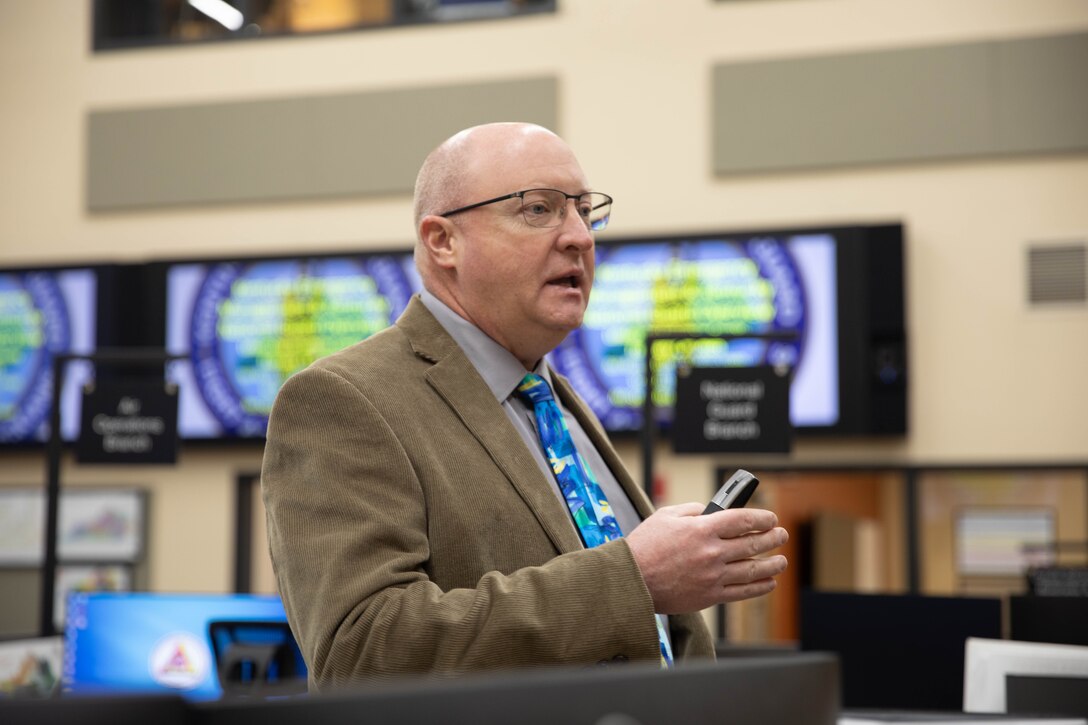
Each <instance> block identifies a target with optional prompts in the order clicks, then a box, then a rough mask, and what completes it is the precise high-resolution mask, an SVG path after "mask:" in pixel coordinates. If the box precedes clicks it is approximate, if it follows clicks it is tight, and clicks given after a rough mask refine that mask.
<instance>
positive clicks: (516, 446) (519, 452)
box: [397, 298, 583, 553]
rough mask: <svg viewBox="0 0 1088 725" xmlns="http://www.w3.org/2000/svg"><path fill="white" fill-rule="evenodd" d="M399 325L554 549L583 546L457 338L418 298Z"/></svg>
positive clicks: (430, 378)
mask: <svg viewBox="0 0 1088 725" xmlns="http://www.w3.org/2000/svg"><path fill="white" fill-rule="evenodd" d="M397 325H398V327H400V328H401V329H402V330H404V332H405V334H406V335H407V336H408V339H409V341H410V342H411V344H412V348H413V349H414V350H415V352H416V355H418V356H420V357H422V358H423V359H425V360H429V361H430V362H432V363H433V365H432V366H431V367H430V369H428V370H427V372H426V373H425V377H426V379H427V381H428V383H429V384H430V385H431V387H433V388H434V389H435V391H436V392H437V393H438V394H439V396H441V397H442V399H443V400H444V401H445V402H446V404H447V405H449V406H450V408H451V409H452V410H453V411H454V413H455V414H456V415H457V417H458V418H459V419H460V420H461V422H462V423H464V425H465V428H466V429H467V430H468V431H469V433H471V434H472V436H473V437H475V438H476V440H477V441H479V443H480V445H481V446H483V448H484V450H486V451H487V454H488V456H490V457H491V460H492V461H493V462H494V463H495V465H496V466H498V468H499V470H501V471H502V473H503V474H504V475H505V476H506V478H507V479H508V480H509V482H510V484H511V485H512V486H513V487H514V488H515V489H516V490H517V492H518V494H519V495H520V496H521V498H522V500H524V501H525V503H526V505H527V506H528V507H529V509H530V510H531V511H532V512H533V514H534V516H536V519H537V521H538V522H539V523H540V526H541V528H543V529H544V531H545V532H546V533H547V535H548V537H549V538H550V539H551V540H552V543H553V544H554V545H555V547H556V549H557V550H558V551H559V552H560V553H566V552H568V551H576V550H578V549H581V548H583V546H582V541H581V539H580V538H579V537H578V532H577V531H575V529H574V527H573V526H572V525H571V522H570V516H569V514H568V513H567V511H566V510H565V509H564V508H563V502H562V501H560V500H559V497H558V496H556V495H555V493H554V492H553V491H552V484H551V482H550V481H548V480H547V479H546V478H545V477H544V474H543V472H541V470H540V467H539V466H537V464H536V461H534V460H533V458H532V457H531V456H529V455H526V453H527V452H526V450H525V441H524V440H522V438H521V436H520V435H518V432H517V430H516V429H515V428H514V426H513V425H511V424H510V421H509V420H508V419H507V417H506V413H505V412H503V410H502V406H501V405H500V404H499V402H498V401H496V400H495V397H494V396H493V395H492V394H491V390H490V389H489V388H488V387H487V384H486V383H484V381H483V378H481V377H480V375H479V373H477V372H476V368H474V367H473V366H472V363H471V362H469V359H468V357H467V356H466V355H465V354H464V353H463V352H462V351H461V348H460V347H459V346H458V345H457V343H456V342H455V341H454V340H453V338H452V337H450V336H449V334H448V333H447V332H446V331H445V329H443V327H442V325H441V324H440V323H439V322H438V321H437V320H436V319H435V318H434V316H433V315H431V313H430V312H429V311H428V310H427V308H426V307H425V306H424V305H423V303H422V302H420V301H419V300H418V299H416V298H413V299H412V301H411V302H410V303H409V305H408V308H407V309H406V310H405V312H404V314H403V316H402V317H401V318H400V319H399V320H398V321H397Z"/></svg>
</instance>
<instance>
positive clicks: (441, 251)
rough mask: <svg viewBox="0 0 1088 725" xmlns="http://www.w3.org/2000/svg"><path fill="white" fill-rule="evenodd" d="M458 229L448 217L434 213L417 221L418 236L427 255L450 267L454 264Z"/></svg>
mask: <svg viewBox="0 0 1088 725" xmlns="http://www.w3.org/2000/svg"><path fill="white" fill-rule="evenodd" d="M459 235H460V230H459V229H458V228H457V225H456V224H454V223H453V222H451V221H450V220H449V219H447V218H445V217H441V216H437V215H435V214H428V215H427V216H425V217H423V219H421V220H420V222H419V238H420V240H421V241H422V242H423V247H424V249H426V251H427V256H429V257H430V258H431V260H432V261H433V262H434V263H435V264H436V265H438V266H439V267H442V268H443V269H450V268H452V267H454V266H456V258H455V257H456V244H457V238H458V236H459Z"/></svg>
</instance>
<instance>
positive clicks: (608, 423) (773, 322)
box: [552, 238, 806, 430]
mask: <svg viewBox="0 0 1088 725" xmlns="http://www.w3.org/2000/svg"><path fill="white" fill-rule="evenodd" d="M805 330H806V314H805V290H804V287H803V283H802V278H801V275H800V273H799V272H798V268H797V265H796V263H795V261H794V259H793V258H792V256H791V254H790V251H789V249H788V248H787V246H786V245H785V244H784V243H783V242H782V241H781V240H778V239H774V238H753V239H748V240H745V241H743V242H739V241H732V240H728V239H698V240H692V241H680V242H660V243H636V244H622V245H616V246H614V247H612V246H607V245H602V246H600V247H598V249H597V271H596V277H595V280H594V285H593V295H592V298H591V301H590V305H589V308H588V309H587V310H586V315H585V319H584V321H583V324H582V327H581V328H579V329H577V330H575V331H574V332H573V333H571V335H570V336H568V337H567V339H566V340H565V341H564V342H563V343H562V344H561V345H560V346H559V347H558V348H557V349H556V350H555V352H554V353H552V360H553V362H554V364H555V365H556V367H557V368H558V369H559V371H560V372H562V373H563V374H564V375H566V376H567V377H568V378H570V379H571V382H572V383H573V385H574V386H575V388H577V390H578V392H579V394H581V395H582V396H583V398H585V400H586V402H587V403H588V404H589V405H590V407H592V408H593V411H594V413H596V414H597V416H598V417H599V418H600V419H601V421H602V422H603V423H604V425H605V427H606V428H608V429H610V430H635V429H638V428H639V427H640V426H641V425H642V410H641V407H642V403H643V396H644V393H645V367H644V366H645V360H646V349H645V348H646V336H647V334H648V333H680V334H685V333H686V334H690V335H693V336H695V335H742V334H752V335H754V337H750V338H741V339H733V340H729V341H728V342H722V341H720V340H697V339H678V340H661V341H659V342H656V343H655V344H654V345H653V351H652V354H653V358H654V364H655V386H654V391H653V396H654V403H655V405H656V406H659V407H663V406H667V405H669V404H670V403H671V401H672V396H673V388H674V385H675V377H674V370H675V365H676V362H677V361H679V360H686V361H688V362H690V363H691V364H692V365H697V366H731V365H736V366H753V365H781V366H786V367H789V368H792V367H795V366H796V365H797V364H798V363H799V361H800V359H801V356H802V354H803V350H804V345H805ZM765 333H787V334H791V333H792V337H790V338H789V339H786V340H784V341H782V340H773V341H772V340H768V339H760V338H759V337H758V335H760V334H765Z"/></svg>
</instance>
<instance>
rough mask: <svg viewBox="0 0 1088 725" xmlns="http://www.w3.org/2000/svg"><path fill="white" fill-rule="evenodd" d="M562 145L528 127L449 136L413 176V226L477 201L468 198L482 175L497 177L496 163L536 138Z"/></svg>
mask: <svg viewBox="0 0 1088 725" xmlns="http://www.w3.org/2000/svg"><path fill="white" fill-rule="evenodd" d="M542 135H544V136H549V137H552V138H554V139H556V140H557V141H560V143H562V141H561V140H560V139H559V137H558V136H556V135H555V134H554V133H553V132H551V131H549V130H548V129H546V128H544V127H543V126H537V125H535V124H531V123H513V122H511V123H488V124H484V125H482V126H473V127H471V128H466V129H465V130H464V131H459V132H458V133H456V134H454V135H453V136H450V137H449V138H448V139H446V140H445V141H443V142H442V143H441V144H440V145H439V146H438V148H436V149H435V150H434V151H432V152H431V153H430V154H429V155H428V156H427V158H426V159H425V160H424V161H423V165H422V166H421V167H420V169H419V174H418V175H417V176H416V186H415V203H414V212H415V226H416V230H417V232H418V229H419V222H420V220H422V219H423V217H425V216H427V215H428V214H441V213H442V212H444V211H448V210H450V209H454V208H456V207H458V206H463V205H465V204H471V203H473V202H475V201H479V200H478V199H475V198H471V199H470V198H468V194H470V193H472V191H473V189H472V187H473V186H474V185H475V183H474V182H476V181H478V180H479V179H480V178H481V177H482V176H483V174H484V173H485V172H486V173H487V174H488V175H492V176H501V164H499V166H500V168H496V162H499V161H500V160H501V159H503V158H507V159H516V158H517V157H518V156H519V155H520V152H521V150H522V149H523V148H524V147H525V145H526V144H528V143H532V142H533V140H535V139H538V138H539V137H540V136H542Z"/></svg>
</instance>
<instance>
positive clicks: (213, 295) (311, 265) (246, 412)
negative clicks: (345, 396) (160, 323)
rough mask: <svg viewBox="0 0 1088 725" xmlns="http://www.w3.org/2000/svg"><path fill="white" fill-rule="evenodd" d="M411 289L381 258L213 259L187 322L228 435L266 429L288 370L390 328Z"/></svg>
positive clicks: (205, 387) (204, 388)
mask: <svg viewBox="0 0 1088 725" xmlns="http://www.w3.org/2000/svg"><path fill="white" fill-rule="evenodd" d="M411 293H412V292H411V285H410V282H409V280H408V278H407V276H406V273H405V271H404V269H403V267H402V266H401V265H400V264H399V263H398V260H396V259H394V258H391V257H384V256H381V257H379V256H375V257H367V258H329V259H309V260H300V259H288V260H274V261H262V262H252V263H237V262H231V263H222V264H216V265H212V266H211V267H210V268H209V270H208V272H207V274H206V276H205V277H204V280H203V282H202V284H201V286H200V289H199V291H198V292H197V295H196V298H195V301H194V304H193V313H192V318H191V322H190V341H191V344H190V355H191V359H192V363H193V371H194V374H195V377H196V382H197V387H198V388H199V390H200V394H201V396H202V397H203V399H204V401H205V403H206V404H207V405H208V408H209V409H210V410H211V411H212V413H213V415H214V416H215V417H216V419H217V420H218V421H219V423H220V424H221V425H222V426H223V428H224V429H225V431H226V432H227V434H228V435H234V436H242V437H250V436H261V435H263V434H264V432H265V430H266V428H267V426H268V413H269V411H270V410H271V408H272V402H273V400H274V399H275V397H276V392H277V391H278V390H279V389H280V386H281V385H283V382H284V381H285V380H286V379H287V378H288V376H290V375H292V374H293V373H295V372H297V371H299V370H301V369H302V368H304V367H306V366H307V365H309V364H310V363H311V362H313V361H314V360H316V359H317V358H319V357H323V356H325V355H328V354H330V353H333V352H336V351H337V350H340V349H342V348H344V347H347V346H348V345H351V344H354V343H356V342H358V341H360V340H362V339H364V338H366V337H368V336H370V335H372V334H374V333H375V332H378V331H379V330H382V329H384V328H386V327H388V326H389V324H390V323H391V322H392V321H393V320H394V319H395V318H396V316H397V315H399V314H400V312H401V311H403V309H404V307H405V306H406V305H407V304H408V299H409V297H410V296H411Z"/></svg>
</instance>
